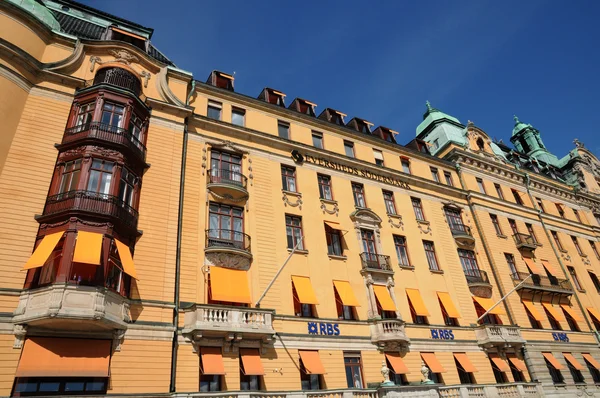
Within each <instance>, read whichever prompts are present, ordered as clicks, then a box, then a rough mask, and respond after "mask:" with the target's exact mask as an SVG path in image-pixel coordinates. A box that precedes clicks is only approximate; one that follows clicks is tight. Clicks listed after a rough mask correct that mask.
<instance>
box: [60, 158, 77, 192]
mask: <svg viewBox="0 0 600 398" xmlns="http://www.w3.org/2000/svg"><path fill="white" fill-rule="evenodd" d="M80 174H81V159H77V160H73V161H70V162H65V164H64V165H63V167H62V175H61V176H60V183H59V185H58V192H57V193H66V192H69V191H75V190H76V189H77V184H79V176H80Z"/></svg>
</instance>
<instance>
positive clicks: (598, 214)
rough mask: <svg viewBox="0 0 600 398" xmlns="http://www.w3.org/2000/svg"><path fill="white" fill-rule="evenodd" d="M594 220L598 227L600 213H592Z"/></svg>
mask: <svg viewBox="0 0 600 398" xmlns="http://www.w3.org/2000/svg"><path fill="white" fill-rule="evenodd" d="M594 218H595V219H596V224H598V225H600V213H594Z"/></svg>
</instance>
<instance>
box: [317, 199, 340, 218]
mask: <svg viewBox="0 0 600 398" xmlns="http://www.w3.org/2000/svg"><path fill="white" fill-rule="evenodd" d="M328 204H330V205H333V208H332V209H331V210H329V209H327V205H328ZM321 210H323V213H327V214H331V215H333V214H335V215H336V216H337V215H339V212H340V209H339V207H338V202H337V201H336V200H327V199H321Z"/></svg>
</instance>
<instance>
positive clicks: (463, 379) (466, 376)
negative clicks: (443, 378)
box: [454, 360, 477, 384]
mask: <svg viewBox="0 0 600 398" xmlns="http://www.w3.org/2000/svg"><path fill="white" fill-rule="evenodd" d="M454 362H455V363H456V369H457V370H458V378H459V379H460V384H477V382H476V381H475V376H473V373H471V372H467V371H466V370H465V368H463V366H462V365H461V364H460V362H458V361H457V360H454Z"/></svg>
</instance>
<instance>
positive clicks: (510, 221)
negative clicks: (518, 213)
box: [508, 218, 519, 235]
mask: <svg viewBox="0 0 600 398" xmlns="http://www.w3.org/2000/svg"><path fill="white" fill-rule="evenodd" d="M508 224H509V225H510V229H511V230H512V233H513V235H515V234H518V233H519V228H517V223H516V222H515V220H513V219H510V218H509V219H508Z"/></svg>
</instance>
